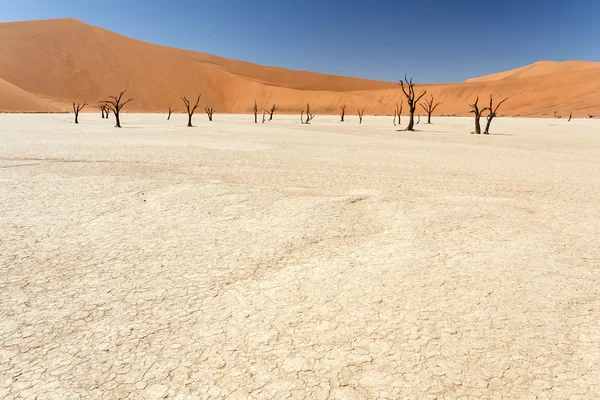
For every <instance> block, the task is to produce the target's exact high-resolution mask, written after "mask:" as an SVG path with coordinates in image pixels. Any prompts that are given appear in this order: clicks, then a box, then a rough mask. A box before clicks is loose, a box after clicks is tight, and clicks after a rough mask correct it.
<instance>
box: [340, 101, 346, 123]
mask: <svg viewBox="0 0 600 400" xmlns="http://www.w3.org/2000/svg"><path fill="white" fill-rule="evenodd" d="M340 109H341V110H342V112H341V114H340V116H341V118H342V119H340V122H344V116H345V115H346V105H345V104H344V105H343V106H341V107H340Z"/></svg>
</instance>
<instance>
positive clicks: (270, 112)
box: [267, 104, 277, 122]
mask: <svg viewBox="0 0 600 400" xmlns="http://www.w3.org/2000/svg"><path fill="white" fill-rule="evenodd" d="M275 111H277V106H276V105H275V104H273V107H271V109H270V110H267V112H268V113H269V122H271V121H272V120H273V114H275Z"/></svg>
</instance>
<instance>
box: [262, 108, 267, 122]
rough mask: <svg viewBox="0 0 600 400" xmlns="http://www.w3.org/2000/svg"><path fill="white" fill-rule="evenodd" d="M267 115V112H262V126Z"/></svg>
mask: <svg viewBox="0 0 600 400" xmlns="http://www.w3.org/2000/svg"><path fill="white" fill-rule="evenodd" d="M266 115H267V110H263V119H262V123H263V124H264V123H265V121H266V117H265V116H266Z"/></svg>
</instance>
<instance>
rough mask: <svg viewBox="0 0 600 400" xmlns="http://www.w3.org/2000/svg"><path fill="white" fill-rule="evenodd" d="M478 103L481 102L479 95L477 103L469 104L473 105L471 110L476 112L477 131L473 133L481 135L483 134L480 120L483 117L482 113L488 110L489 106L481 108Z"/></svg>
mask: <svg viewBox="0 0 600 400" xmlns="http://www.w3.org/2000/svg"><path fill="white" fill-rule="evenodd" d="M477 103H479V97H477V99H476V100H475V103H473V104H469V106H470V107H471V111H469V112H470V113H473V114H475V132H471V133H476V134H478V135H479V134H481V125H480V124H479V120H480V118H481V114H483V113H484V111H485V110H487V108H482V109H480V108H479V105H478V104H477Z"/></svg>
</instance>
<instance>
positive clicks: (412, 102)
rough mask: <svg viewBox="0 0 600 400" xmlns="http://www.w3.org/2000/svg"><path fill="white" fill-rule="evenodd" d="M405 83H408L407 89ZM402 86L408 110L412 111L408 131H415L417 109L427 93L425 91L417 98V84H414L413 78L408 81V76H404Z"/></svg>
mask: <svg viewBox="0 0 600 400" xmlns="http://www.w3.org/2000/svg"><path fill="white" fill-rule="evenodd" d="M405 83H406V87H404V84H405ZM400 86H401V87H402V92H404V95H405V96H406V99H407V100H408V108H409V111H410V120H409V121H408V126H407V127H406V130H407V131H414V130H415V109H416V108H417V104H419V101H420V100H421V98H422V97H423V96H425V94H426V93H427V91H424V92H423V93H421V94H420V95H419V96H417V95H416V94H415V84H414V83H413V80H412V78H411V79H410V80H408V79H407V78H406V75H404V82H403V81H402V80H400ZM407 90H408V91H407Z"/></svg>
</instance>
